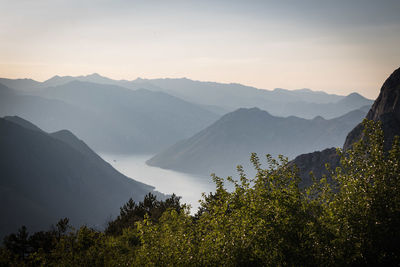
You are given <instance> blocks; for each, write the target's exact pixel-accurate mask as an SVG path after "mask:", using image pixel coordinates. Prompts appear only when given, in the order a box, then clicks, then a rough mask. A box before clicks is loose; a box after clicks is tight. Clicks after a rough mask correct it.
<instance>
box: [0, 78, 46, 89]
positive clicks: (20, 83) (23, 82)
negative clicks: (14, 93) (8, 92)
mask: <svg viewBox="0 0 400 267" xmlns="http://www.w3.org/2000/svg"><path fill="white" fill-rule="evenodd" d="M0 84H1V85H4V86H6V87H8V88H12V89H17V90H21V91H25V92H31V91H35V90H38V89H40V88H42V87H41V86H42V83H41V82H38V81H35V80H32V79H7V78H0Z"/></svg>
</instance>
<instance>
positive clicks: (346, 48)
mask: <svg viewBox="0 0 400 267" xmlns="http://www.w3.org/2000/svg"><path fill="white" fill-rule="evenodd" d="M0 7H1V8H0V76H1V77H8V78H33V79H36V80H39V81H41V80H45V79H48V78H50V77H51V76H53V75H85V74H90V73H93V72H97V73H100V74H101V75H104V76H108V77H110V78H114V79H128V80H132V79H135V78H137V77H142V78H162V77H177V78H178V77H187V78H191V79H195V80H204V81H218V82H236V83H242V84H246V85H251V86H255V87H258V88H263V89H273V88H276V87H280V88H287V89H298V88H311V89H313V90H323V91H326V92H330V93H337V94H348V93H350V92H353V91H357V92H359V93H361V94H363V95H364V96H367V97H369V98H375V97H376V96H377V95H378V93H379V89H380V87H381V85H382V83H383V81H384V79H385V78H386V77H387V76H388V75H389V74H390V73H391V72H392V71H393V70H394V69H396V68H398V67H399V66H400V51H399V47H400V15H399V14H400V1H398V0H393V1H386V0H383V1H373V0H364V1H361V0H352V1H349V0H346V1H344V0H343V1H341V0H340V1H321V0H304V1H300V0H286V1H244V0H243V1H235V0H230V1H218V0H214V1H211V0H202V1H191V0H185V1H184V0H182V1H174V0H170V1H168V0H162V1H161V0H160V1H152V0H148V1H144V0H143V1H139V0H130V1H129V0H113V1H111V0H109V1H107V0H96V1H94V0H93V1H90V0H86V1H82V0H80V1H77V0H35V1H32V0H29V1H28V0H18V1H16V0H0Z"/></svg>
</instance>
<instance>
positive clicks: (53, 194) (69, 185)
mask: <svg viewBox="0 0 400 267" xmlns="http://www.w3.org/2000/svg"><path fill="white" fill-rule="evenodd" d="M0 177H1V179H0V213H1V219H0V236H3V235H4V234H7V233H10V232H11V231H16V230H17V228H18V227H20V226H21V225H26V226H27V227H28V229H29V230H30V231H36V230H41V229H47V227H49V226H50V224H52V223H56V222H57V221H58V220H59V219H60V218H64V217H68V218H70V220H71V222H72V224H73V225H76V226H79V225H82V224H87V225H89V226H95V227H100V226H99V225H98V224H99V223H106V220H107V219H110V217H111V216H115V215H117V214H118V213H119V207H121V206H122V205H123V204H124V203H125V202H126V201H127V200H128V199H129V198H131V197H132V198H133V199H134V200H135V201H140V200H143V197H144V196H145V195H146V194H147V193H148V192H153V193H155V194H156V195H158V196H160V197H163V195H161V194H160V193H157V192H154V191H153V190H154V187H152V186H149V185H146V184H143V183H140V182H137V181H135V180H133V179H130V178H128V177H126V176H124V175H122V174H121V173H119V172H118V171H116V170H115V169H114V168H113V167H112V166H111V165H110V164H108V163H107V162H105V161H104V160H102V159H101V158H100V157H99V156H98V155H97V154H96V153H94V152H93V151H92V150H91V149H90V148H89V147H88V146H87V145H86V144H85V143H84V142H82V141H81V140H79V139H78V138H77V137H76V136H75V135H73V134H72V133H71V132H70V131H67V130H62V131H58V132H55V133H52V134H48V133H46V132H44V131H42V130H41V129H40V128H38V127H37V126H35V125H33V124H31V123H30V122H28V121H26V120H23V119H22V118H19V117H5V118H0Z"/></svg>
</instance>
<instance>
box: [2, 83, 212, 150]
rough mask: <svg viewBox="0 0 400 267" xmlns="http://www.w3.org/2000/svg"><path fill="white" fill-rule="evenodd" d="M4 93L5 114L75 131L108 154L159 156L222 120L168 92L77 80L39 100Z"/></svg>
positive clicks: (45, 93) (44, 93) (50, 128)
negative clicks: (170, 147)
mask: <svg viewBox="0 0 400 267" xmlns="http://www.w3.org/2000/svg"><path fill="white" fill-rule="evenodd" d="M1 89H2V90H1ZM1 91H3V95H4V97H1V98H0V115H2V116H6V115H11V116H14V115H18V116H21V117H25V118H27V119H29V120H30V121H32V122H34V123H35V124H37V125H39V126H40V127H41V128H42V129H44V130H46V131H58V130H61V129H69V130H71V131H73V132H74V133H76V134H77V135H79V136H80V138H82V140H84V141H85V142H87V143H88V144H89V145H90V146H91V147H92V148H94V149H95V150H96V151H103V152H112V153H154V152H158V151H160V150H161V149H163V148H166V147H167V146H169V145H172V144H173V143H175V142H177V141H178V140H180V139H183V138H187V137H189V136H191V135H192V134H194V133H196V132H197V131H199V130H201V129H203V128H204V127H206V126H208V125H209V124H211V123H212V122H214V121H215V120H217V119H218V118H219V115H217V114H215V113H212V112H210V111H208V110H206V109H204V108H202V107H200V106H198V105H194V104H191V103H188V102H186V101H183V100H180V99H178V98H176V97H173V96H170V95H167V94H165V93H161V92H153V91H149V90H144V89H140V90H135V91H133V90H130V89H126V88H123V87H119V86H114V85H104V84H94V83H88V82H80V81H72V82H70V83H67V84H65V85H62V86H57V87H51V88H47V89H43V90H42V91H41V93H40V95H36V96H29V95H21V94H18V92H15V91H12V90H11V89H8V88H7V89H6V87H4V86H3V87H2V88H0V92H1Z"/></svg>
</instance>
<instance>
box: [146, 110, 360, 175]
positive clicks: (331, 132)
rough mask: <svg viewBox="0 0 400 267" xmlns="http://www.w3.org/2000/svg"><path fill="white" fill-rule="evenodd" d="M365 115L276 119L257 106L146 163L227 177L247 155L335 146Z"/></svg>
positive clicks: (289, 153) (290, 154) (295, 152)
mask: <svg viewBox="0 0 400 267" xmlns="http://www.w3.org/2000/svg"><path fill="white" fill-rule="evenodd" d="M364 116H365V112H363V111H361V110H355V111H352V112H350V113H348V114H346V115H344V116H342V117H339V118H335V119H332V120H325V119H324V118H322V117H316V118H314V119H312V120H306V119H301V118H298V117H293V116H292V117H287V118H281V117H274V116H272V115H270V114H269V113H268V112H266V111H262V110H260V109H258V108H252V109H239V110H236V111H234V112H232V113H229V114H227V115H225V116H223V117H222V118H221V119H220V120H218V121H217V122H215V123H214V124H212V125H211V126H209V127H208V128H206V129H204V130H203V131H201V132H199V133H197V134H196V135H194V136H192V137H191V138H189V139H186V140H183V141H180V142H178V143H177V144H175V145H173V146H172V147H170V148H168V149H166V150H165V151H163V152H161V153H159V154H157V155H155V156H154V157H153V158H151V159H150V160H149V161H148V162H147V163H148V164H149V165H152V166H158V167H161V168H167V169H173V170H178V171H183V172H190V173H201V174H210V173H211V172H215V173H217V174H219V175H228V174H232V172H233V171H234V168H235V166H236V165H238V164H242V165H245V166H248V165H249V164H247V163H249V159H250V154H251V152H256V153H258V154H259V155H260V156H262V155H265V154H267V153H268V154H272V155H273V156H277V155H278V154H283V155H285V156H288V157H294V156H296V155H298V154H300V153H304V152H311V151H315V150H317V149H321V148H324V147H326V146H339V145H340V144H343V142H344V139H345V137H346V134H347V133H348V132H349V130H350V129H352V128H353V127H354V126H355V125H357V123H359V122H360V121H361V119H362V118H363V117H364Z"/></svg>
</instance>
